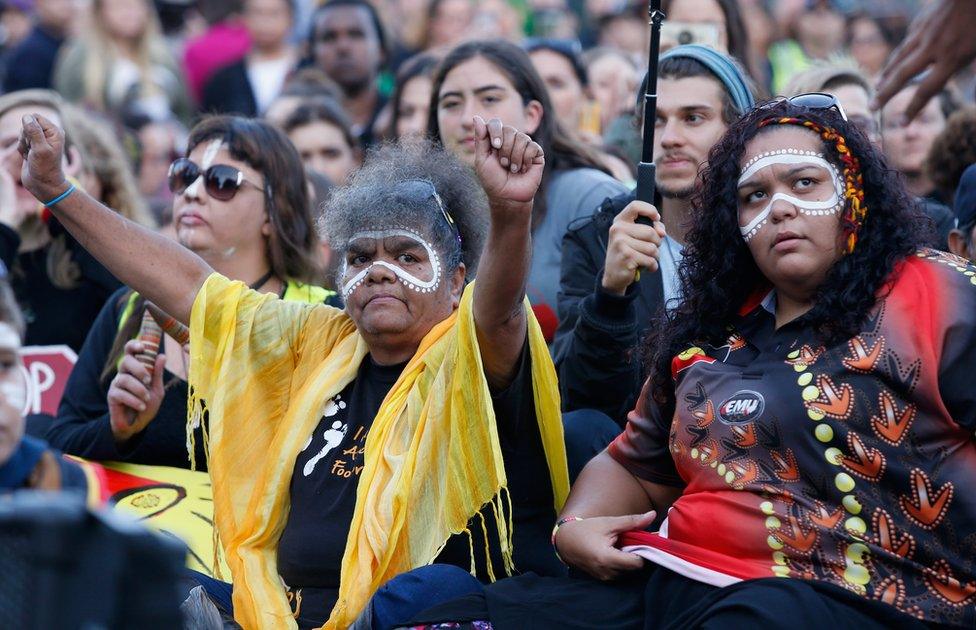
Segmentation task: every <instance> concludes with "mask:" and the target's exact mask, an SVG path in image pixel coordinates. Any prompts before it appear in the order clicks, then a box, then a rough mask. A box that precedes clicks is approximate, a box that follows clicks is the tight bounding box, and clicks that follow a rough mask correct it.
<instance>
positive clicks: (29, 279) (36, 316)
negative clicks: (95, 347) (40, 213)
mask: <svg viewBox="0 0 976 630" xmlns="http://www.w3.org/2000/svg"><path fill="white" fill-rule="evenodd" d="M49 229H50V230H51V234H52V236H53V237H57V236H58V235H61V234H64V238H65V244H66V246H67V248H68V250H69V251H70V252H71V259H72V261H73V262H74V263H75V264H76V265H77V268H78V272H79V274H80V277H79V278H78V281H77V283H76V284H77V286H75V287H74V288H72V289H62V288H59V287H56V286H55V285H54V283H53V282H52V281H51V277H50V276H49V275H48V270H47V258H48V250H49V249H50V248H51V245H47V246H45V247H42V248H41V249H37V250H34V251H31V252H21V253H16V251H17V247H18V246H19V244H20V238H19V237H18V236H17V234H16V232H14V231H13V230H11V229H10V228H9V227H7V226H3V227H2V228H0V232H2V233H3V234H2V235H0V257H2V258H3V260H4V262H5V263H6V264H7V266H8V267H10V266H11V263H13V267H12V269H11V272H12V273H11V286H12V288H13V290H14V294H15V295H16V296H17V301H18V302H19V304H20V308H21V310H22V311H23V312H24V319H25V320H26V321H27V335H26V338H25V339H24V345H27V346H50V345H57V344H66V345H68V346H70V347H71V349H72V350H74V351H75V352H78V351H80V350H81V346H82V344H84V343H85V337H86V336H87V335H88V330H89V329H90V328H91V326H92V324H93V323H94V321H95V318H96V317H98V313H99V312H100V311H101V310H102V306H103V305H104V304H105V302H106V300H108V298H109V296H110V295H112V293H113V292H115V291H116V290H117V289H118V288H119V287H120V286H122V285H121V284H120V283H119V281H118V280H116V279H115V277H114V276H113V275H112V274H111V273H109V272H108V270H107V269H105V267H103V266H102V265H101V264H100V263H99V262H98V261H97V260H95V259H94V258H93V257H92V256H91V254H89V253H88V252H86V251H85V250H84V249H83V248H82V247H81V246H80V245H79V244H78V243H77V241H75V240H74V239H73V238H71V236H70V235H68V234H66V233H65V232H64V229H63V228H61V227H60V226H59V225H58V223H57V221H56V220H53V219H52V220H51V222H50V224H49ZM14 261H16V262H14Z"/></svg>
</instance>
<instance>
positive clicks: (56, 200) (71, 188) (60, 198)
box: [44, 184, 76, 208]
mask: <svg viewBox="0 0 976 630" xmlns="http://www.w3.org/2000/svg"><path fill="white" fill-rule="evenodd" d="M75 190H76V188H75V185H74V184H71V185H70V186H68V190H66V191H64V192H63V193H61V194H60V195H58V196H57V197H55V198H54V199H52V200H51V201H48V202H46V203H45V204H44V207H45V208H50V207H51V206H53V205H54V204H56V203H59V202H61V201H64V200H65V199H67V198H68V195H70V194H71V193H73V192H74V191H75Z"/></svg>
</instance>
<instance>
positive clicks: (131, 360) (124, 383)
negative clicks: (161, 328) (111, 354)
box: [108, 340, 166, 442]
mask: <svg viewBox="0 0 976 630" xmlns="http://www.w3.org/2000/svg"><path fill="white" fill-rule="evenodd" d="M142 351H143V344H142V342H140V341H136V340H132V341H130V342H128V343H126V344H125V354H124V355H123V356H122V362H121V364H120V365H119V372H118V374H116V375H115V378H114V379H112V384H111V385H110V386H109V389H108V411H109V419H110V421H111V425H112V434H113V435H114V436H115V441H116V442H125V441H127V440H129V439H130V438H132V436H134V435H136V434H137V433H139V432H140V431H142V430H143V429H145V428H146V426H147V425H148V424H149V423H150V422H152V420H153V418H155V417H156V413H157V412H159V405H160V404H161V403H162V401H163V369H164V366H165V365H166V356H165V355H163V354H160V355H157V356H156V363H155V365H154V366H153V370H152V374H150V373H149V369H148V368H147V367H146V366H145V365H143V364H142V363H141V362H140V361H139V359H137V358H136V356H137V355H138V354H139V353H140V352H142Z"/></svg>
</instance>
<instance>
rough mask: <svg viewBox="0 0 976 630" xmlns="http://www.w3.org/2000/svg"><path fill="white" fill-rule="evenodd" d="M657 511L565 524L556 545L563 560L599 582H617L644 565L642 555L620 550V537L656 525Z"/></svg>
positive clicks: (558, 535)
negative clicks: (618, 547) (624, 575)
mask: <svg viewBox="0 0 976 630" xmlns="http://www.w3.org/2000/svg"><path fill="white" fill-rule="evenodd" d="M654 516H655V512H654V511H653V510H652V511H650V512H647V513H646V514H629V515H627V516H596V517H592V518H584V519H582V520H579V521H569V522H567V523H563V524H562V525H561V526H560V527H559V529H558V530H557V531H556V537H555V540H554V542H555V543H556V550H557V551H558V552H559V557H560V558H562V559H563V562H565V563H566V564H568V565H569V566H571V567H574V568H576V569H579V570H581V571H585V572H587V573H589V574H590V575H592V576H593V577H595V578H597V579H598V580H613V579H615V578H618V577H620V576H621V575H622V574H624V573H628V572H630V571H637V570H639V569H640V568H642V567H643V566H644V559H643V558H641V557H640V556H638V555H636V554H632V553H628V552H626V551H620V550H619V549H617V548H616V546H615V545H616V544H617V537H618V536H619V535H620V534H622V533H624V532H628V531H631V530H635V529H644V528H645V527H648V526H649V525H650V524H651V523H652V522H654Z"/></svg>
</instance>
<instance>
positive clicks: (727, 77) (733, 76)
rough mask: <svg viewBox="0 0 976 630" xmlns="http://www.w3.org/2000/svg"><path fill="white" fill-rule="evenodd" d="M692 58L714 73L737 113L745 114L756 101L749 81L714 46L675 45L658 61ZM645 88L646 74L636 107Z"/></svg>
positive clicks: (730, 59) (641, 98) (730, 60)
mask: <svg viewBox="0 0 976 630" xmlns="http://www.w3.org/2000/svg"><path fill="white" fill-rule="evenodd" d="M679 58H683V59H693V60H694V61H697V62H698V63H700V64H702V65H703V66H705V67H706V68H708V71H709V72H711V73H712V74H713V75H715V78H717V79H718V80H719V81H721V82H722V85H723V86H724V87H725V91H726V92H728V93H729V96H730V97H732V103H733V104H734V105H735V108H736V109H737V110H738V112H739V114H740V115H741V114H745V113H746V112H748V111H749V110H750V109H752V108H753V106H755V104H756V101H755V99H754V98H753V97H752V92H750V91H749V83H748V80H747V79H746V76H745V74H744V73H743V71H742V70H741V69H740V68H739V67H738V66H737V65H736V64H735V62H733V61H732V58H731V57H729V56H728V55H726V54H723V53H720V52H719V51H717V50H715V49H714V48H709V47H708V46H702V45H700V44H685V45H684V46H675V47H674V48H671V49H669V50H668V51H667V52H666V53H664V54H663V55H661V58H660V61H665V60H667V59H679ZM646 90H647V75H644V81H643V82H642V83H641V93H640V94H639V95H638V108H639V107H640V105H641V103H642V102H643V97H644V92H645V91H646Z"/></svg>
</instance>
